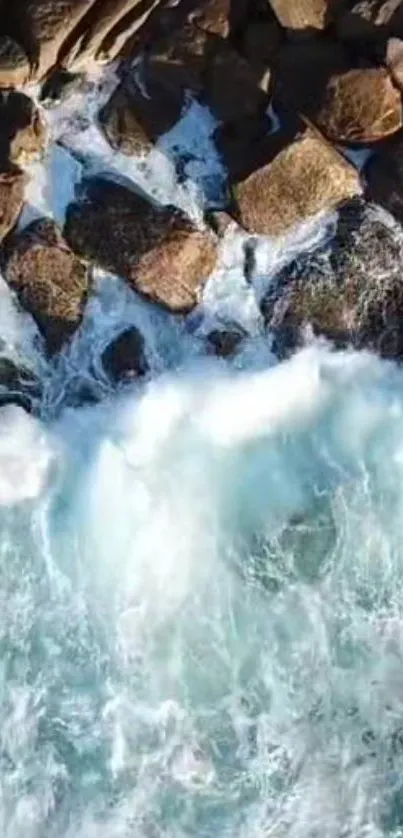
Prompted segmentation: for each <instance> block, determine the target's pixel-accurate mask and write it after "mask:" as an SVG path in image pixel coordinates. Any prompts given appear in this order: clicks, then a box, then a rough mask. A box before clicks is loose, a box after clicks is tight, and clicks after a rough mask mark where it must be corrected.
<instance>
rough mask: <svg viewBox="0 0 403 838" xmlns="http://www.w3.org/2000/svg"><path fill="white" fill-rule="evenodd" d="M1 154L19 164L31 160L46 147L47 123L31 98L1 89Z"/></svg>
mask: <svg viewBox="0 0 403 838" xmlns="http://www.w3.org/2000/svg"><path fill="white" fill-rule="evenodd" d="M0 126H1V128H0V155H1V157H2V158H3V159H9V160H11V161H12V162H13V163H16V164H24V163H27V162H29V161H30V160H31V159H32V157H34V156H35V155H36V154H38V153H39V152H40V151H42V150H43V149H44V147H45V143H46V138H47V132H46V127H45V123H44V121H43V119H42V117H41V115H40V113H39V111H38V109H37V107H36V105H35V104H34V102H33V101H32V99H30V98H29V96H25V94H24V93H19V92H18V91H16V90H3V91H1V90H0Z"/></svg>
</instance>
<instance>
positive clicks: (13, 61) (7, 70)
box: [0, 35, 31, 88]
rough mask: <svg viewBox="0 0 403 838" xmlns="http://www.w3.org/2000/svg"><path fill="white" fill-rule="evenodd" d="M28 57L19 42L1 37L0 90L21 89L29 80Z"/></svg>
mask: <svg viewBox="0 0 403 838" xmlns="http://www.w3.org/2000/svg"><path fill="white" fill-rule="evenodd" d="M30 72H31V68H30V64H29V61H28V56H27V55H26V53H25V51H24V50H23V49H22V47H21V46H20V44H18V43H17V41H14V39H13V38H10V37H9V36H8V35H0V88H7V87H21V86H22V85H24V84H26V83H27V81H28V80H29V76H30Z"/></svg>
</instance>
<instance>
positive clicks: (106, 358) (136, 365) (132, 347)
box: [101, 326, 148, 383]
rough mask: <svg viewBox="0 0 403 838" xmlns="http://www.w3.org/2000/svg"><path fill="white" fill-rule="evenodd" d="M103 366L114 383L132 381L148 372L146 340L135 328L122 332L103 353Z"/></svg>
mask: <svg viewBox="0 0 403 838" xmlns="http://www.w3.org/2000/svg"><path fill="white" fill-rule="evenodd" d="M101 360H102V366H103V368H104V370H105V372H106V374H107V375H108V376H109V378H111V379H112V381H115V382H116V383H118V382H119V381H131V380H133V379H135V378H138V376H141V375H144V374H145V373H146V372H147V370H148V364H147V359H146V357H145V351H144V338H143V336H142V334H141V332H139V330H138V329H136V328H135V326H131V327H130V328H129V329H126V330H125V331H124V332H121V334H120V335H118V337H117V338H115V339H114V340H113V341H112V343H110V344H109V346H107V347H106V349H105V350H104V352H103V353H102V359H101Z"/></svg>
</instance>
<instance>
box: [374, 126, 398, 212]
mask: <svg viewBox="0 0 403 838" xmlns="http://www.w3.org/2000/svg"><path fill="white" fill-rule="evenodd" d="M365 177H366V182H367V191H366V195H367V196H368V198H369V200H371V201H376V203H377V204H381V206H383V207H384V208H385V209H387V210H388V212H390V213H391V214H392V215H393V216H394V217H395V218H396V219H397V220H398V221H400V223H401V224H402V223H403V139H402V136H401V134H399V135H398V136H397V137H396V139H395V140H391V141H390V143H387V144H386V145H385V147H384V148H383V149H382V150H381V151H380V152H379V153H378V154H376V155H374V156H373V157H372V158H371V159H370V160H369V162H368V165H367V167H366V169H365Z"/></svg>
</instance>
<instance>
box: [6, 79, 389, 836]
mask: <svg viewBox="0 0 403 838" xmlns="http://www.w3.org/2000/svg"><path fill="white" fill-rule="evenodd" d="M111 79H112V80H111ZM102 85H105V86H106V92H109V91H110V89H111V86H113V77H110V76H107V77H106V80H103V81H102V82H101V87H102ZM104 92H105V91H104ZM102 95H103V88H102V90H100V89H99V87H98V88H97V87H95V90H94V92H93V96H91V95H89V94H88V92H87V94H86V99H85V102H86V107H87V108H88V114H87V116H88V121H87V122H86V121H85V119H84V121H83V120H82V121H81V123H80V124H81V128H80V129H79V127H77V125H78V116H77V114H78V113H80V116H81V117H82V116H83V113H82V108H83V103H82V100H81V99H80V98H78V101H77V102H76V103H74V102H73V103H70V104H69V105H68V107H66V106H63V108H62V109H60V110H58V109H55V111H53V112H52V114H51V115H50V118H51V120H52V125H53V132H54V142H53V143H52V145H51V147H50V149H49V152H48V155H47V157H46V159H45V161H44V162H41V163H35V164H33V165H32V167H31V174H32V175H33V180H32V182H31V184H30V186H29V193H28V197H29V201H30V207H29V209H28V210H27V211H26V213H25V214H24V216H23V218H22V220H21V225H22V226H23V225H24V224H25V223H27V221H29V219H30V218H32V217H33V216H35V215H37V214H40V213H41V212H44V211H45V212H47V213H50V214H52V215H53V216H54V217H55V218H56V219H57V220H59V221H62V219H63V214H64V208H65V204H66V203H67V202H68V200H69V199H70V197H71V195H72V194H74V184H75V183H77V182H79V180H80V179H81V177H82V174H83V173H88V172H91V171H94V172H95V171H102V170H103V169H105V170H107V171H108V172H109V173H110V174H111V176H112V175H113V176H115V177H118V176H119V177H124V178H125V179H127V180H128V182H129V183H132V185H133V186H135V185H136V184H137V185H140V186H141V187H142V188H143V187H144V184H145V186H146V187H147V188H148V189H149V192H150V194H152V195H154V197H155V195H156V194H160V193H159V192H158V190H162V189H163V188H164V189H165V193H164V194H165V196H166V200H167V201H168V200H173V201H175V202H176V203H178V205H184V206H186V208H187V209H188V210H189V211H190V212H193V210H194V212H193V216H194V217H195V218H197V217H200V215H201V210H202V199H201V198H200V192H199V191H198V190H199V186H200V183H203V182H205V181H206V177H207V178H209V177H210V175H211V172H207V173H206V169H205V168H204V169H203V165H202V163H203V155H204V154H205V155H206V156H207V158H208V160H210V151H209V149H208V125H209V123H208V121H207V128H206V132H205V134H203V132H200V131H199V130H198V129H197V130H195V134H193V133H192V131H193V130H194V128H195V122H196V123H197V124H198V119H199V118H200V119H202V121H203V119H204V117H203V114H201V112H200V111H198V110H197V108H196V109H193V111H192V112H191V113H190V114H189V113H188V114H185V115H184V123H183V125H182V133H181V130H179V129H175V132H176V133H175V132H174V134H173V137H171V138H169V137H168V138H165V139H164V143H163V148H165V149H166V148H168V147H170V144H171V146H172V144H174V145H176V144H177V143H178V141H179V140H178V137H179V138H181V137H182V138H183V137H185V139H186V138H187V140H188V141H189V134H187V133H186V132H187V131H188V132H190V141H191V142H193V140H194V142H195V146H194V147H195V148H196V152H197V153H196V152H195V158H197V155H198V154H199V162H198V163H197V159H196V162H195V164H194V166H193V168H192V170H191V173H190V176H189V179H188V181H186V180H185V182H184V183H182V184H178V183H177V182H176V180H175V177H174V174H173V170H172V167H171V168H170V163H169V162H167V161H166V160H165V162H163V163H161V159H160V158H159V157H158V154H154V155H152V156H151V158H152V159H150V158H147V160H146V161H136V162H130V161H128V160H127V159H126V160H123V157H122V156H121V155H111V153H110V152H109V151H108V150H107V149H106V150H105V147H104V145H102V142H103V141H102V139H101V137H100V134H99V131H98V129H97V128H96V125H95V123H94V121H93V117H94V110H95V104H96V103H97V102H98V103H99V101H100V100H101V99H102ZM94 103H95V104H94ZM203 124H206V123H203ZM189 126H190V127H189ZM210 128H211V125H210ZM195 136H196V138H197V142H196V139H195ZM192 138H193V139H192ZM204 143H206V148H205V146H204ZM164 144H165V145H164ZM112 158H113V159H112ZM211 159H212V160H213V168H214V172H215V174H214V177H213V180H214V178H218V176H219V175H218V169H216V168H215V167H216V160H215V159H214V155H213V157H212V158H211ZM205 162H206V160H204V163H205ZM196 164H197V165H196ZM165 177H166V179H164V178H165ZM198 178H199V186H198ZM56 182H57V183H58V184H59V185H60V188H59V189H55V188H54V185H55V183H56ZM209 182H210V183H211V182H212V181H211V179H210V180H209ZM154 190H157V192H155V191H154ZM334 222H335V219H334V218H329V219H325V220H323V219H322V220H321V219H316V220H314V221H313V222H312V223H310V224H308V225H305V227H304V228H303V229H301V230H299V231H293V234H292V236H291V237H289V238H288V239H287V240H283V241H281V242H269V241H262V242H260V243H259V245H258V251H257V259H256V264H257V271H258V276H257V277H256V278H255V282H254V283H252V284H250V283H249V282H247V281H246V279H245V277H244V273H243V250H244V245H245V237H244V236H242V235H241V234H240V233H239V232H237V231H236V230H230V231H229V232H228V234H227V236H226V239H225V241H224V243H223V246H222V249H221V253H220V259H219V264H218V266H217V270H216V272H215V274H214V276H213V277H212V278H211V281H210V282H209V283H208V285H207V286H206V288H205V291H204V295H203V299H202V301H201V304H200V306H199V307H198V309H197V311H196V312H195V313H194V314H193V315H191V316H190V317H189V318H187V319H186V320H185V319H181V318H171V317H170V316H169V315H168V314H166V313H164V312H162V311H159V310H158V309H156V308H155V307H153V306H151V305H148V304H147V303H145V302H143V301H141V300H140V299H138V298H137V297H136V295H135V294H134V293H133V292H131V291H130V290H129V289H127V288H126V287H125V286H124V284H123V283H122V282H121V281H120V280H119V279H118V278H116V277H111V276H107V275H103V274H102V273H101V272H98V273H97V275H96V276H95V291H94V294H93V296H92V297H91V299H90V301H89V304H88V306H87V310H86V314H85V318H84V322H83V325H82V328H81V329H80V331H79V332H78V334H77V335H76V337H75V338H74V340H73V342H72V343H71V345H70V346H68V347H67V348H66V350H65V352H64V353H62V355H61V356H60V357H59V358H57V359H55V360H54V361H53V362H51V363H49V362H47V361H46V360H45V358H44V355H43V353H42V350H41V344H40V341H39V342H38V335H37V333H36V330H35V327H34V324H33V322H32V320H31V319H30V318H29V316H27V315H25V314H23V313H22V312H21V311H20V310H19V309H18V308H17V306H16V305H15V302H14V301H13V299H12V297H11V295H10V293H9V292H8V291H7V289H6V287H5V286H4V283H2V282H0V302H1V305H0V329H1V335H2V343H1V345H0V354H1V355H6V356H7V357H9V358H11V359H13V360H14V361H17V362H21V361H22V362H23V363H24V365H26V366H28V367H31V368H32V370H33V371H34V372H35V373H36V374H37V375H38V377H39V378H40V379H41V381H42V384H43V395H42V399H41V401H40V403H39V404H37V405H36V412H35V415H28V414H26V413H25V412H24V411H23V410H22V408H20V407H17V406H13V405H8V406H6V407H3V408H0V650H1V652H0V836H1V838H383V837H384V836H389V837H390V838H392V837H393V838H401V836H403V538H402V521H403V370H402V369H401V368H400V367H398V366H397V365H395V364H393V363H391V362H385V361H381V360H379V359H378V358H376V357H375V356H374V355H371V354H369V353H365V352H361V353H358V352H353V351H344V352H334V351H333V350H332V347H331V346H329V345H327V344H325V343H323V342H321V341H317V342H312V341H311V342H310V344H309V345H307V346H306V347H305V348H303V349H301V350H300V351H299V352H298V353H297V354H295V355H294V356H293V357H292V358H290V359H289V360H287V361H283V362H282V363H280V364H279V363H277V362H276V360H275V359H274V357H273V356H272V354H271V351H270V335H269V334H267V333H265V330H264V327H263V324H262V320H261V316H260V313H259V306H258V300H259V294H260V293H261V292H262V291H263V290H264V286H265V283H266V284H267V282H269V281H270V276H271V275H272V274H273V271H275V269H276V268H278V267H279V266H280V265H281V264H283V263H284V262H285V261H287V259H289V258H291V256H292V255H293V254H294V253H295V252H297V251H298V250H299V249H301V248H303V247H312V246H314V245H315V243H317V242H318V241H319V240H320V239H321V237H323V236H325V235H327V234H328V232H329V229H332V225H334ZM227 320H230V321H231V322H236V323H239V325H241V326H242V327H243V328H244V329H245V330H246V332H247V338H246V340H245V341H244V343H243V346H242V349H241V351H240V353H239V355H238V356H236V358H235V359H233V360H230V361H224V360H222V359H218V358H213V357H209V356H208V355H207V354H206V350H205V342H204V335H205V334H206V332H208V330H209V328H211V326H215V325H217V324H219V323H220V322H223V321H227ZM131 324H134V325H137V326H138V327H139V328H141V330H142V332H143V334H144V337H145V340H146V346H147V354H148V360H149V365H150V374H149V375H148V376H147V377H146V378H145V379H143V380H141V381H139V382H138V383H133V384H131V385H128V386H121V387H117V388H116V387H113V386H112V385H111V383H110V382H109V381H108V380H107V379H106V378H105V376H104V374H103V372H102V368H101V365H100V356H101V353H102V350H103V348H104V346H105V345H106V344H107V343H108V342H109V341H110V340H111V339H112V338H113V337H114V335H116V334H117V333H119V332H120V331H121V330H122V329H123V328H125V327H126V326H128V325H131ZM89 390H90V391H91V392H92V394H93V396H94V395H95V396H96V397H97V398H98V399H99V401H98V402H97V403H88V404H83V398H82V395H83V393H87V394H88V391H89ZM80 405H81V406H80Z"/></svg>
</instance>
